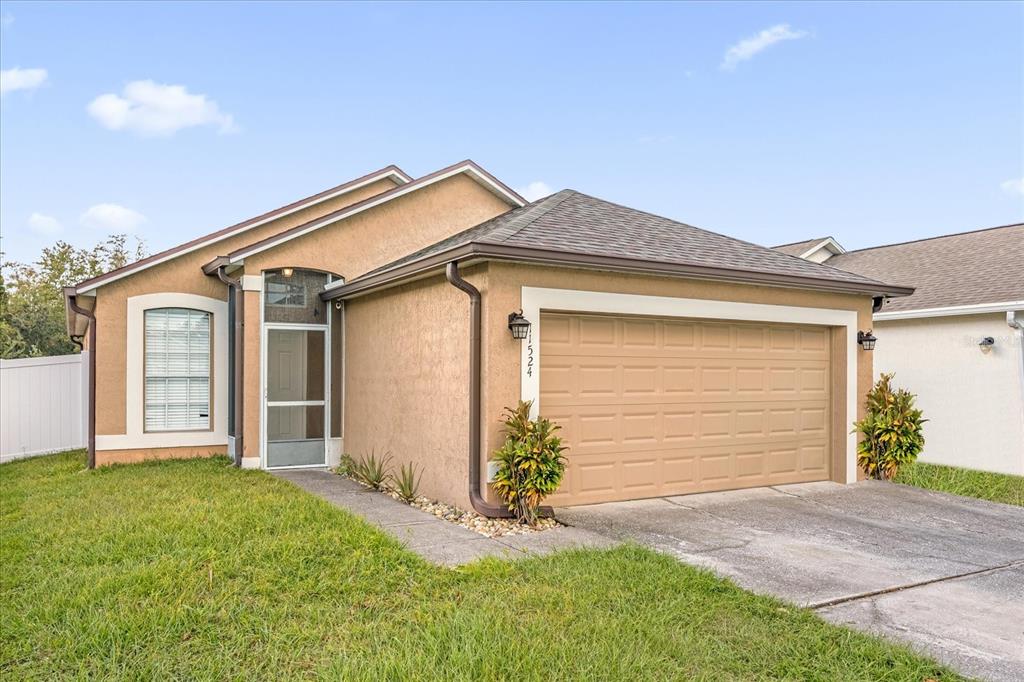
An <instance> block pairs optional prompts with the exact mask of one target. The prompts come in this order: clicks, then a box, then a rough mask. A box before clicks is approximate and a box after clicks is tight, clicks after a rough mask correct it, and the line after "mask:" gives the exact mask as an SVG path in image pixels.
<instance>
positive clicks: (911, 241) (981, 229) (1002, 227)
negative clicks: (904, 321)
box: [773, 223, 1024, 256]
mask: <svg viewBox="0 0 1024 682" xmlns="http://www.w3.org/2000/svg"><path fill="white" fill-rule="evenodd" d="M1010 227H1024V223H1007V224H1006V225H994V226H992V227H979V228H978V229H976V230H964V231H963V232H950V233H949V234H937V235H935V236H934V237H921V238H920V239H908V240H907V241H905V242H893V243H892V244H879V245H877V246H865V247H864V248H861V249H848V250H847V251H846V252H845V253H840V254H836V255H837V256H845V255H847V254H850V253H860V252H861V251H873V250H874V249H888V248H890V247H893V246H904V245H906V244H918V243H920V242H930V241H935V240H936V239H946V238H947V237H962V236H963V235H965V234H975V233H978V232H991V231H992V230H1005V229H1007V228H1010ZM796 243H799V242H796ZM783 246H787V245H786V244H783ZM773 248H775V247H773Z"/></svg>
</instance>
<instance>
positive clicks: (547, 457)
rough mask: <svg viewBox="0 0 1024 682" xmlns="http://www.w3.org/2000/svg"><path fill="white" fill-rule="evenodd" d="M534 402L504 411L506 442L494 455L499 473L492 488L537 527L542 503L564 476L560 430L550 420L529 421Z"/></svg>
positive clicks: (511, 507) (509, 506)
mask: <svg viewBox="0 0 1024 682" xmlns="http://www.w3.org/2000/svg"><path fill="white" fill-rule="evenodd" d="M531 404H532V403H530V402H527V401H522V400H520V401H519V405H518V406H517V407H516V408H515V409H512V408H510V407H506V408H505V443H504V445H502V446H501V447H500V448H499V449H498V450H496V451H495V452H494V459H495V461H497V462H498V471H497V473H496V474H495V476H494V482H493V483H492V486H493V488H494V491H495V492H496V493H497V494H498V495H499V496H500V497H501V499H502V500H503V501H504V502H505V504H506V505H508V509H509V511H511V512H513V513H514V514H515V515H516V518H517V519H519V520H520V521H521V522H523V523H527V524H529V525H531V526H534V525H536V524H537V508H538V507H539V506H540V503H541V501H542V500H543V499H544V498H545V497H547V496H548V495H550V494H551V493H553V492H555V491H556V490H558V486H559V485H560V484H561V483H562V476H563V475H564V474H565V457H564V456H563V455H562V453H563V452H564V451H565V447H564V446H562V439H561V438H559V437H558V436H557V435H555V433H556V432H557V431H558V430H559V429H560V428H561V427H559V426H558V425H557V424H555V423H554V422H552V421H551V420H550V419H545V418H544V417H538V418H537V419H530V406H531Z"/></svg>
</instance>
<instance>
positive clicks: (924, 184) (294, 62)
mask: <svg viewBox="0 0 1024 682" xmlns="http://www.w3.org/2000/svg"><path fill="white" fill-rule="evenodd" d="M0 14H2V24H3V27H2V32H3V33H2V41H0V62H2V64H0V65H2V69H3V70H4V75H3V78H4V81H3V90H4V93H3V95H2V101H0V232H2V236H3V240H2V248H3V250H4V251H5V252H6V254H7V257H8V258H14V259H19V260H25V259H32V258H34V257H35V256H36V255H37V254H38V252H39V249H40V248H41V247H42V246H44V245H46V244H48V243H52V242H53V241H54V240H55V239H57V238H63V239H66V240H68V241H71V242H72V243H75V244H82V245H85V244H91V243H94V242H95V241H97V240H98V239H100V238H101V237H103V236H104V235H105V234H106V233H107V232H110V231H112V230H118V229H133V230H134V231H135V232H136V234H138V235H139V236H140V237H142V238H143V239H144V240H145V241H146V242H147V244H148V247H149V249H150V250H151V251H155V250H159V249H162V248H166V247H169V246H173V245H175V244H177V243H180V242H182V241H185V240H187V239H189V238H192V237H194V236H197V235H200V234H204V233H206V232H209V231H212V230H215V229H218V228H220V227H223V226H225V225H228V224H231V223H233V222H237V221H239V220H242V219H245V218H247V217H250V216H252V215H255V214H258V213H261V212H263V211H266V210H268V209H271V208H274V207H276V206H279V205H281V204H284V203H288V202H290V201H293V200H295V199H297V198H300V197H302V196H306V195H309V194H312V193H314V192H317V191H319V190H322V189H325V188H327V187H330V186H332V185H335V184H338V183H341V182H344V181H345V180H347V179H350V178H352V177H355V176H358V175H361V174H364V173H366V172H367V171H370V170H373V169H376V168H379V167H381V166H384V165H386V164H388V163H397V164H398V165H400V166H401V167H402V168H404V169H405V170H406V171H407V172H409V173H411V174H412V175H421V174H424V173H427V172H430V171H432V170H434V169H436V168H439V167H441V166H445V165H448V164H450V163H453V162H455V161H458V160H461V159H464V158H472V159H474V160H475V161H477V162H479V163H480V164H482V165H483V166H484V167H485V168H487V169H489V170H490V171H492V172H493V173H495V174H496V175H497V176H498V177H499V178H501V179H503V180H504V181H505V182H507V183H508V184H510V185H512V186H513V187H516V188H527V187H530V185H531V184H534V183H540V184H542V185H543V186H544V187H548V188H550V189H551V190H552V191H554V190H558V189H561V188H564V187H570V188H573V189H577V190H580V191H583V192H587V193H589V194H593V195H596V196H599V197H602V198H605V199H608V200H612V201H616V202H619V203H623V204H626V205H629V206H633V207H635V208H640V209H644V210H647V211H651V212H654V213H658V214H661V215H666V216H669V217H672V218H675V219H678V220H682V221H684V222H688V223H692V224H695V225H699V226H701V227H705V228H708V229H713V230H716V231H719V232H723V233H725V234H730V235H733V236H736V237H740V238H743V239H747V240H750V241H755V242H759V243H763V244H775V243H783V242H790V241H796V240H799V239H803V238H808V237H812V236H819V235H823V234H832V235H834V236H836V238H838V239H839V241H840V242H841V243H843V244H844V245H846V246H847V247H848V248H857V247H863V246H870V245H874V244H879V243H887V242H892V241H902V240H907V239H915V238H919V237H925V236H932V235H937V234H942V233H948V232H956V231H964V230H969V229H976V228H981V227H988V226H993V225H1001V224H1006V223H1011V222H1016V221H1020V220H1022V219H1024V4H1020V3H993V4H986V3H977V2H976V3H963V4H956V3H940V4H927V3H905V4H895V3H891V4H883V3H872V4H852V3H850V4H838V3H799V4H787V3H753V4H697V3H689V4H638V3H633V4H607V3H604V4H585V3H565V4H538V3H532V4H477V5H474V4H466V3H456V4H442V5H432V4H425V3H422V4H382V5H377V4H347V5H342V4H327V3H318V4H300V3H291V4H273V3H254V4H244V3H221V4H200V3H183V4H158V3H139V4H130V3H114V4H87V3H73V4H61V3H36V4H28V3H18V2H3V3H2V8H0ZM727 55H729V56H727ZM40 70H45V73H43V72H42V71H40ZM170 86H181V88H174V87H170ZM535 186H536V185H535Z"/></svg>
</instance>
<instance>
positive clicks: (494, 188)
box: [230, 164, 525, 263]
mask: <svg viewBox="0 0 1024 682" xmlns="http://www.w3.org/2000/svg"><path fill="white" fill-rule="evenodd" d="M460 173H465V174H466V175H468V176H470V177H471V178H473V179H474V180H476V181H477V182H478V183H480V184H481V185H483V186H484V187H486V188H487V189H489V190H490V191H491V192H493V193H494V194H496V195H498V196H499V197H501V198H502V199H504V200H505V201H507V202H508V203H510V204H512V205H513V206H516V207H519V206H525V204H524V203H523V202H522V201H521V200H520V199H519V197H517V196H515V195H514V194H511V193H510V192H509V191H508V190H506V189H505V188H504V187H502V186H501V185H499V184H497V183H495V182H494V181H493V180H491V179H490V178H488V177H487V176H486V175H483V174H482V173H480V172H479V171H478V170H477V169H476V168H475V167H473V166H472V165H470V164H463V165H460V166H456V167H455V168H452V169H451V170H449V171H448V172H446V173H442V174H440V175H437V176H435V177H432V178H430V179H429V180H424V181H423V182H419V181H416V182H412V183H409V184H408V185H406V186H405V187H402V188H401V189H395V190H392V191H390V192H388V193H387V196H382V197H379V198H377V199H371V200H369V201H367V202H366V203H361V204H359V205H356V206H353V207H352V208H350V209H343V210H342V211H341V213H339V214H338V215H336V216H333V217H331V218H326V219H324V220H320V221H317V222H315V223H311V224H309V225H307V226H306V227H304V228H303V229H301V230H297V231H296V232H293V233H291V234H286V235H281V236H280V237H279V238H277V239H274V240H271V241H269V242H266V243H265V244H260V245H259V246H254V247H252V248H243V249H241V250H240V251H238V252H237V253H236V254H235V255H234V256H231V259H230V262H231V263H238V262H241V261H243V260H244V259H245V258H246V257H247V256H252V255H254V254H257V253H261V252H263V251H267V250H268V249H273V248H274V247H276V246H280V245H281V244H283V243H284V242H287V241H291V240H292V239H297V238H299V237H302V236H303V235H307V234H309V233H310V232H314V231H316V230H319V229H320V228H321V227H326V226H328V225H331V224H333V223H336V222H338V221H340V220H345V219H346V218H351V217H352V216H354V215H356V214H358V213H362V212H363V211H368V210H370V209H371V208H375V207H377V206H380V205H381V204H385V203H387V202H389V201H393V200H394V199H398V198H399V197H404V196H405V195H406V194H410V193H412V192H415V191H417V190H420V189H423V188H424V187H429V186H430V185H433V184H436V183H438V182H441V181H442V180H447V179H448V178H450V177H453V176H456V175H459V174H460Z"/></svg>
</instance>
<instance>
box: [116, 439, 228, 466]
mask: <svg viewBox="0 0 1024 682" xmlns="http://www.w3.org/2000/svg"><path fill="white" fill-rule="evenodd" d="M226 446H227V444H226V443H225V444H224V445H216V446H197V447H181V448H145V449H142V450H139V449H135V450H97V451H96V466H106V465H108V464H136V463H138V462H143V461H145V460H150V459H188V458H190V457H212V456H213V455H223V454H225V453H226V450H225V448H226Z"/></svg>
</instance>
